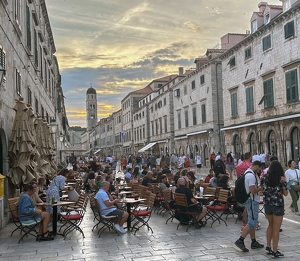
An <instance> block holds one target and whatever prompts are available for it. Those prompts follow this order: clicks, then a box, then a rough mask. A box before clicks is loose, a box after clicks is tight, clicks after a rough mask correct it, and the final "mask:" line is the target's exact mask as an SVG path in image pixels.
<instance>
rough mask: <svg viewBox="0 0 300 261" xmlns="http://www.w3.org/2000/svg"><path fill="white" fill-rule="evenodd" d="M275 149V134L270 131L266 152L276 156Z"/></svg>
mask: <svg viewBox="0 0 300 261" xmlns="http://www.w3.org/2000/svg"><path fill="white" fill-rule="evenodd" d="M277 148H278V145H277V143H276V137H275V132H274V131H272V130H271V131H270V132H269V135H268V150H269V152H271V155H272V156H278V154H277Z"/></svg>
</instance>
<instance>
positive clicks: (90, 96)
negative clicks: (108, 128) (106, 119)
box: [86, 85, 98, 131]
mask: <svg viewBox="0 0 300 261" xmlns="http://www.w3.org/2000/svg"><path fill="white" fill-rule="evenodd" d="M97 121H98V116H97V92H96V90H95V89H94V88H93V87H92V85H91V87H90V88H88V89H87V91H86V127H87V131H91V130H92V129H93V128H94V127H95V126H96V124H97Z"/></svg>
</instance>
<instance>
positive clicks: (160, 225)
mask: <svg viewBox="0 0 300 261" xmlns="http://www.w3.org/2000/svg"><path fill="white" fill-rule="evenodd" d="M290 202H291V201H290V196H289V195H288V196H287V197H286V215H285V218H284V221H283V225H282V229H283V232H281V233H280V243H279V248H280V250H281V251H282V252H283V253H284V255H285V257H284V258H282V259H284V260H299V256H298V255H299V254H300V248H299V233H298V231H299V228H300V217H298V216H295V215H294V214H293V213H292V212H291V211H290V209H289V208H288V205H289V204H290ZM166 219H167V217H166V216H165V217H162V216H160V215H158V214H156V213H153V215H152V217H151V220H150V224H151V227H152V228H153V231H154V233H153V234H151V232H148V231H147V229H146V228H142V229H141V230H140V231H138V232H137V233H136V235H133V234H132V233H130V232H128V233H127V234H124V235H120V236H118V235H117V234H116V233H114V232H110V231H105V232H104V233H103V234H102V235H101V238H99V237H98V235H97V231H94V232H92V231H91V228H92V227H93V225H94V222H93V214H92V212H91V210H90V208H89V207H88V213H87V214H86V215H85V217H84V222H83V223H82V227H83V230H84V233H85V238H82V236H81V234H80V233H79V232H73V233H72V234H71V235H70V236H69V237H68V238H67V239H66V240H64V239H63V238H61V237H59V236H57V237H56V238H55V240H54V241H50V242H36V241H35V240H34V239H33V238H32V237H28V238H25V239H24V240H23V241H22V242H21V243H20V244H18V240H19V238H20V234H19V233H18V232H15V233H14V235H13V236H12V237H10V233H11V231H12V230H13V228H14V224H12V223H9V224H8V225H7V226H6V227H5V228H4V229H2V230H0V261H2V260H5V261H15V260H24V261H25V260H30V261H36V260H39V261H52V260H57V261H62V260H64V261H68V260H77V261H94V260H95V261H96V260H97V261H99V260H105V261H109V260H112V261H118V260H132V261H139V260H172V261H173V260H174V261H175V260H187V259H188V260H189V261H193V260H257V261H259V260H267V259H270V257H269V256H268V255H266V253H265V251H264V249H260V250H251V249H250V252H249V253H242V252H241V251H240V250H239V249H237V248H236V247H235V246H234V242H235V240H236V239H237V238H238V237H239V235H240V228H241V221H238V222H237V224H235V218H233V217H231V216H229V217H228V221H227V224H228V226H227V227H226V226H225V225H224V223H221V224H218V223H215V224H214V225H213V227H212V228H211V227H210V222H209V223H208V225H207V226H206V227H204V228H202V229H201V230H197V229H194V228H193V227H191V228H189V230H188V232H186V227H185V226H180V227H179V229H178V230H176V227H177V224H178V222H177V220H174V221H173V222H168V224H167V225H166V224H165V221H166ZM259 221H260V223H261V229H260V230H258V231H256V236H257V239H258V241H260V242H261V243H263V244H265V242H266V239H265V232H266V227H267V220H266V219H265V217H264V215H263V214H260V217H259ZM245 244H246V246H247V247H249V248H250V239H249V237H247V238H246V239H245Z"/></svg>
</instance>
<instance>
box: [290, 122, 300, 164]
mask: <svg viewBox="0 0 300 261" xmlns="http://www.w3.org/2000/svg"><path fill="white" fill-rule="evenodd" d="M299 139H300V129H299V128H297V127H295V128H293V129H292V132H291V147H292V159H293V160H294V161H296V162H297V161H299V160H300V149H299V146H300V141H299Z"/></svg>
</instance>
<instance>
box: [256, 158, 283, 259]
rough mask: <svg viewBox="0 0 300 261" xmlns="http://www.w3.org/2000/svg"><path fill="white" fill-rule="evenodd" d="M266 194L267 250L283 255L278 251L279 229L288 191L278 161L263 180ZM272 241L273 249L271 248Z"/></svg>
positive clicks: (276, 255) (278, 255)
mask: <svg viewBox="0 0 300 261" xmlns="http://www.w3.org/2000/svg"><path fill="white" fill-rule="evenodd" d="M261 185H262V188H263V195H264V209H265V214H266V217H267V219H268V223H269V226H268V228H267V233H266V234H267V247H266V251H267V253H268V254H270V255H273V257H282V256H283V254H282V253H280V252H279V251H278V241H279V230H280V227H281V223H282V219H283V215H284V199H283V196H287V194H288V191H287V187H286V182H285V179H284V171H283V168H282V166H281V164H280V163H279V162H278V161H272V163H271V165H270V168H269V170H268V172H267V175H265V176H264V177H263V179H262V181H261ZM271 241H272V243H273V249H272V248H271Z"/></svg>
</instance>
